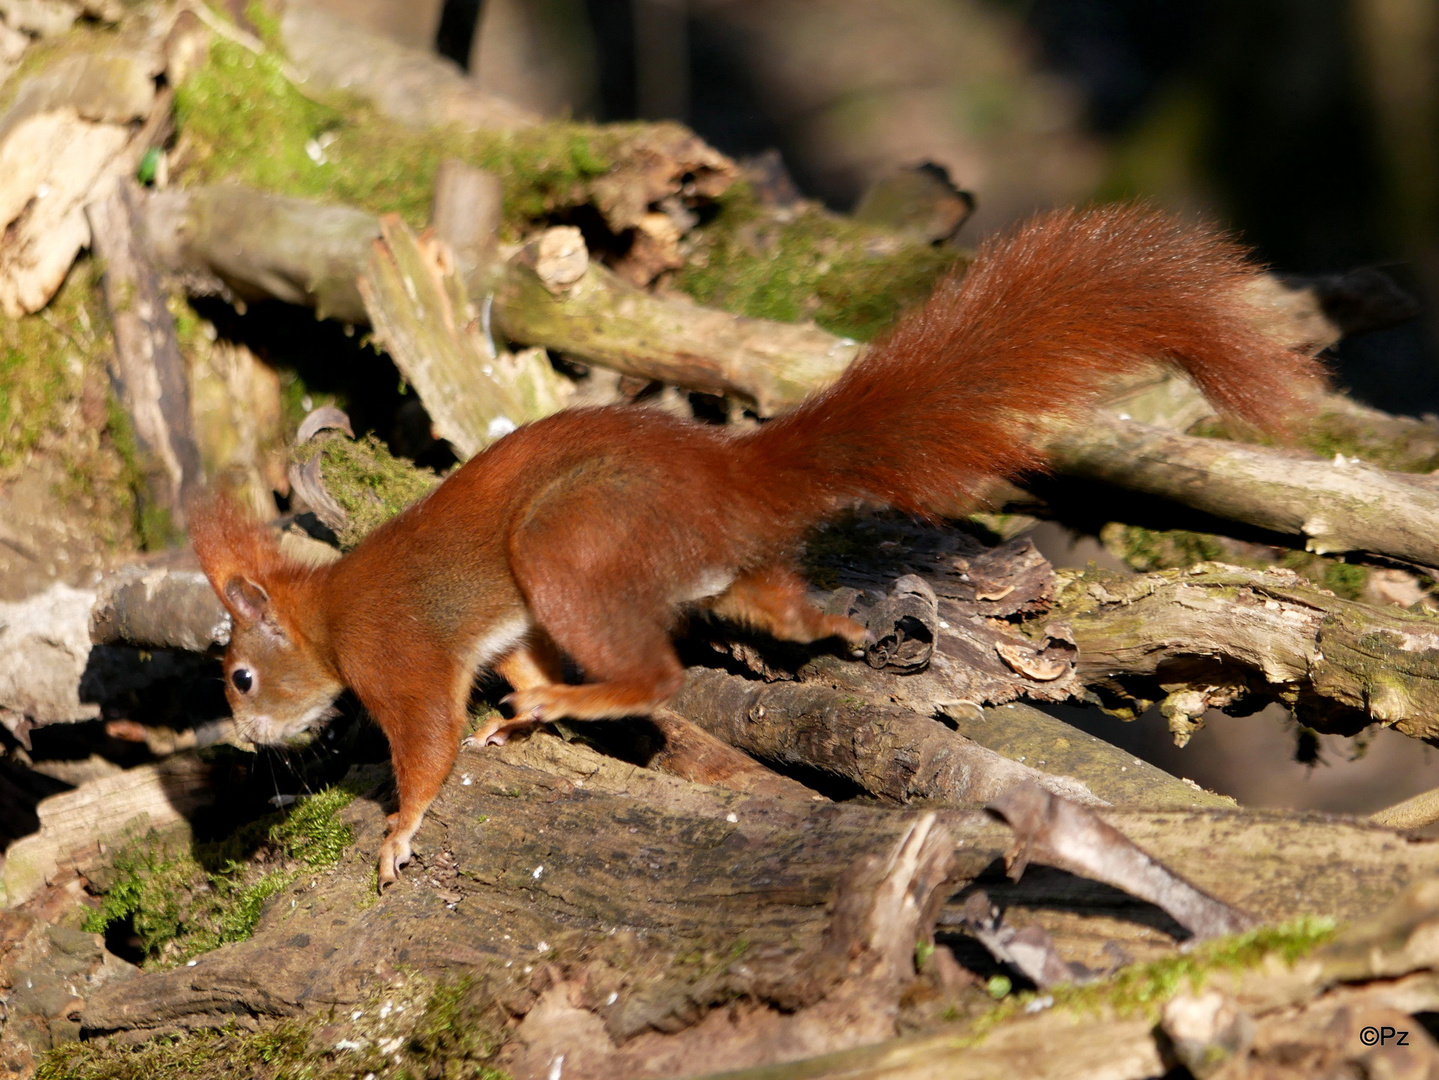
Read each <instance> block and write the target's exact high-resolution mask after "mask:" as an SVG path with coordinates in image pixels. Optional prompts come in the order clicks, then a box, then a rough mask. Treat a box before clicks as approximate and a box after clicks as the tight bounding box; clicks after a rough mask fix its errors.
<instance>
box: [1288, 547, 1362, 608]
mask: <svg viewBox="0 0 1439 1080" xmlns="http://www.w3.org/2000/svg"><path fill="white" fill-rule="evenodd" d="M1279 565H1280V566H1283V567H1284V568H1286V569H1288V570H1293V571H1294V572H1295V573H1298V574H1301V575H1303V576H1304V577H1307V578H1308V579H1309V580H1310V581H1312V582H1314V583H1315V584H1316V585H1318V586H1320V587H1321V588H1325V589H1328V590H1329V591H1330V592H1332V593H1333V594H1334V595H1335V596H1337V597H1339V598H1340V599H1341V600H1358V599H1359V597H1360V594H1362V593H1363V592H1364V586H1365V585H1367V584H1368V583H1369V568H1368V567H1367V566H1355V565H1354V564H1352V563H1346V562H1343V561H1342V560H1340V559H1335V558H1332V557H1330V556H1326V555H1312V554H1310V553H1309V552H1307V551H1289V552H1286V553H1285V554H1284V557H1283V558H1282V559H1280V560H1279Z"/></svg>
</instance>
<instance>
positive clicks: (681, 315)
mask: <svg viewBox="0 0 1439 1080" xmlns="http://www.w3.org/2000/svg"><path fill="white" fill-rule="evenodd" d="M147 223H148V228H149V232H150V235H151V237H152V238H155V240H156V256H157V259H158V260H159V261H160V262H161V264H162V265H163V266H164V267H165V268H166V269H167V270H169V271H170V272H171V273H174V274H176V275H178V276H179V277H180V278H181V280H182V281H183V282H185V283H186V285H187V287H190V288H192V289H194V290H196V291H200V292H205V291H210V292H214V291H221V290H222V289H229V290H232V291H233V292H234V293H235V294H236V295H238V296H241V297H245V298H249V299H256V298H259V297H274V298H276V299H279V300H284V301H286V302H288V303H299V304H307V305H310V306H314V307H315V308H316V310H317V311H318V312H319V313H320V314H322V315H329V316H332V317H334V318H339V319H342V320H344V321H347V322H354V323H365V322H367V321H368V315H367V313H366V311H365V306H364V302H363V299H362V298H361V295H360V292H359V289H358V287H357V286H356V282H357V281H358V279H359V277H360V275H361V274H362V272H364V271H365V269H366V267H367V266H368V264H369V259H370V248H371V244H372V243H373V241H374V240H375V239H376V238H377V237H378V236H379V235H380V225H379V222H378V220H377V219H376V218H374V217H373V216H371V215H369V214H365V213H363V212H362V211H358V210H352V209H349V208H347V207H341V206H332V205H330V206H327V205H323V204H317V203H313V202H310V201H307V200H303V199H294V198H286V197H282V196H275V195H267V194H265V193H263V192H260V191H255V190H252V189H245V188H238V187H213V188H211V187H200V188H191V189H187V190H184V191H167V192H160V193H158V194H156V195H154V196H152V197H151V199H150V200H149V204H148V209H147ZM491 287H492V288H493V289H494V305H495V307H494V318H495V322H496V323H497V324H498V326H499V327H500V328H501V329H503V330H504V332H505V333H506V334H507V335H508V336H509V337H511V338H512V339H514V340H516V341H519V342H522V343H524V344H530V345H543V346H546V347H548V348H553V349H556V350H557V351H560V352H564V353H567V354H569V355H571V356H574V357H576V358H577V359H581V360H586V361H590V362H593V363H598V364H601V365H606V366H613V367H615V368H617V369H618V370H621V371H625V372H628V373H631V374H637V375H642V376H644V377H645V378H653V379H661V380H663V381H667V382H672V383H675V384H678V385H681V386H687V387H693V388H694V389H700V390H708V391H710V392H714V393H735V394H738V395H740V396H742V397H744V398H746V399H747V400H750V401H753V402H756V403H758V404H759V406H760V407H761V409H762V410H763V411H767V412H768V411H773V410H775V409H776V408H779V407H780V406H783V405H786V404H792V403H794V402H796V401H798V400H800V399H801V398H803V397H804V396H805V394H806V393H809V392H810V391H811V390H813V389H814V388H815V387H816V386H818V385H820V384H822V383H823V382H826V381H828V380H830V379H832V378H834V377H835V376H836V375H838V374H839V372H840V371H842V370H843V369H844V367H845V365H847V364H848V363H849V362H850V360H852V359H853V358H854V356H855V354H856V352H857V351H858V348H859V346H858V345H857V344H856V343H854V342H849V341H845V340H844V339H841V338H837V337H834V336H833V335H831V334H827V333H825V332H824V331H823V330H820V329H818V328H817V327H814V326H796V325H793V324H790V323H778V322H768V321H765V320H762V319H744V318H741V317H739V316H735V315H729V314H726V313H724V312H719V311H714V310H711V309H707V308H702V307H700V306H699V305H697V304H693V303H690V302H688V301H685V300H682V299H680V298H677V297H674V298H661V297H656V296H652V295H650V294H649V293H646V292H644V291H643V290H640V289H636V288H635V287H633V286H631V285H628V284H626V283H625V282H623V281H622V280H621V279H620V278H619V277H618V276H617V275H616V274H614V273H613V272H611V271H609V270H606V269H605V268H603V267H600V266H597V265H595V264H593V263H590V264H589V265H588V268H587V269H586V270H585V272H584V276H583V277H582V278H581V279H579V280H578V281H577V282H576V283H575V284H574V285H572V286H571V287H570V288H568V289H567V290H566V291H565V292H564V293H563V294H562V295H559V296H556V295H555V294H554V293H552V292H550V291H549V289H547V288H546V287H545V286H544V284H543V283H542V282H541V281H540V279H539V278H538V277H537V276H536V274H535V272H534V269H533V253H528V254H526V253H522V254H521V256H520V257H518V258H515V259H511V260H509V261H508V262H505V263H503V264H501V265H500V266H499V267H497V268H496V270H495V276H494V280H493V282H492V286H491Z"/></svg>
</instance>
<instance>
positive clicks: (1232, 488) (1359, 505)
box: [1052, 411, 1439, 567]
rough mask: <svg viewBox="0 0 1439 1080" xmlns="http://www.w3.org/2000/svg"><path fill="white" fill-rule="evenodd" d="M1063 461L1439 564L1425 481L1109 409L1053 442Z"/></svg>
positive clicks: (1317, 541) (1308, 536) (1339, 547)
mask: <svg viewBox="0 0 1439 1080" xmlns="http://www.w3.org/2000/svg"><path fill="white" fill-rule="evenodd" d="M1052 453H1053V461H1054V465H1055V468H1056V469H1058V470H1059V471H1060V472H1063V473H1066V474H1068V475H1071V476H1080V477H1084V478H1085V479H1089V480H1099V481H1103V482H1105V483H1110V484H1114V485H1116V486H1119V487H1122V488H1124V489H1126V490H1129V491H1140V492H1143V493H1144V494H1146V495H1158V496H1162V497H1163V498H1167V499H1172V500H1174V501H1176V502H1179V503H1181V504H1183V505H1185V506H1190V507H1193V508H1194V509H1196V510H1202V511H1204V512H1205V513H1209V514H1213V515H1215V516H1216V517H1221V518H1226V519H1228V520H1231V521H1242V522H1244V523H1246V524H1249V525H1254V526H1257V527H1259V528H1262V529H1268V530H1270V531H1272V532H1276V533H1284V534H1288V535H1292V536H1302V537H1304V541H1305V548H1306V550H1309V551H1313V552H1316V553H1318V554H1321V555H1323V554H1334V553H1338V552H1349V551H1367V552H1374V553H1375V554H1379V555H1387V556H1390V557H1392V558H1396V559H1403V560H1405V561H1407V562H1410V563H1416V564H1418V565H1420V566H1426V567H1427V566H1436V565H1439V494H1436V493H1434V492H1433V491H1430V490H1425V488H1424V487H1422V486H1420V485H1422V484H1423V478H1415V477H1408V476H1407V475H1406V474H1403V473H1390V472H1386V471H1385V470H1382V469H1376V468H1374V467H1373V466H1371V465H1366V464H1364V463H1363V462H1359V461H1351V460H1348V459H1345V458H1343V457H1342V455H1341V456H1339V457H1336V458H1335V459H1334V460H1332V461H1321V460H1317V459H1314V458H1310V457H1307V456H1303V455H1299V454H1295V453H1289V452H1282V451H1278V450H1270V449H1265V448H1262V447H1256V446H1246V445H1243V444H1240V443H1232V442H1228V441H1226V440H1221V439H1201V438H1195V437H1194V436H1190V435H1179V434H1175V433H1174V432H1169V431H1163V430H1160V429H1158V428H1152V427H1148V426H1146V425H1143V424H1138V423H1134V422H1133V421H1127V420H1123V419H1121V418H1120V417H1118V416H1115V415H1113V414H1111V413H1107V412H1103V411H1099V412H1096V413H1095V414H1094V416H1093V417H1092V419H1091V420H1090V421H1089V422H1088V423H1086V424H1085V425H1083V427H1082V428H1077V429H1074V430H1073V431H1069V432H1066V433H1064V434H1062V435H1061V436H1059V438H1058V439H1057V440H1056V441H1055V442H1054V443H1053V444H1052Z"/></svg>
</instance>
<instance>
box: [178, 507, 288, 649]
mask: <svg viewBox="0 0 1439 1080" xmlns="http://www.w3.org/2000/svg"><path fill="white" fill-rule="evenodd" d="M189 517H190V541H191V543H192V544H194V547H195V555H196V556H197V557H198V558H199V560H200V569H202V570H203V571H205V576H206V577H207V578H209V579H210V584H211V585H212V586H213V587H214V589H215V592H216V594H217V595H218V596H219V597H220V600H221V602H222V603H224V605H225V606H226V607H227V608H229V610H230V614H231V615H233V616H234V617H235V618H236V619H238V620H239V621H241V622H253V621H255V620H256V619H257V618H259V617H260V616H261V615H263V614H264V613H265V611H266V610H267V609H268V604H269V599H270V598H269V594H268V592H267V587H266V584H265V583H266V582H268V581H269V580H271V578H272V577H273V576H274V575H275V574H276V573H277V572H278V571H280V570H281V569H282V567H283V566H284V557H283V556H282V555H281V554H280V546H279V543H278V542H277V541H276V539H275V537H274V536H273V534H272V533H271V532H270V530H269V529H268V528H266V527H265V526H264V525H262V524H261V523H260V522H258V521H256V520H255V519H254V518H253V517H252V516H250V514H248V513H247V512H246V511H245V510H244V509H243V508H242V507H241V506H240V504H239V502H238V501H236V499H235V497H234V496H233V495H231V494H230V493H228V492H223V491H222V492H218V493H216V494H214V495H211V496H209V497H208V498H204V499H200V500H197V501H196V502H195V503H194V504H193V505H192V506H191V507H190V513H189ZM253 612H258V614H252V613H253Z"/></svg>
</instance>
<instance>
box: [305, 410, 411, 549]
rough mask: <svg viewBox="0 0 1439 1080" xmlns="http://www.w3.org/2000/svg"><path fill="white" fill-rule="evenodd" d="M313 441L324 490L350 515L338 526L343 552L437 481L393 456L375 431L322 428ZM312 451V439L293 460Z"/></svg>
mask: <svg viewBox="0 0 1439 1080" xmlns="http://www.w3.org/2000/svg"><path fill="white" fill-rule="evenodd" d="M314 442H315V443H318V444H319V446H320V472H321V475H322V476H323V477H324V480H325V490H326V491H328V492H329V493H330V495H331V496H332V497H333V498H334V499H335V501H336V502H338V503H339V504H340V506H342V507H343V508H344V509H345V511H346V512H347V513H348V514H349V515H350V520H349V522H348V523H347V524H346V525H345V527H344V528H343V529H341V530H340V546H341V547H343V548H345V549H347V550H348V549H349V548H352V547H354V546H355V545H356V544H357V543H359V542H360V540H361V539H363V538H364V537H365V535H366V534H368V533H369V532H370V531H371V530H372V529H374V528H376V527H377V526H379V525H381V524H382V523H384V522H385V521H388V520H389V519H390V518H392V517H394V515H395V514H397V513H399V512H400V511H401V510H403V509H404V508H405V507H406V506H409V505H410V504H411V503H412V502H414V501H415V500H416V499H419V498H421V497H422V496H424V495H425V494H427V493H428V492H429V491H430V490H431V489H432V488H433V487H434V486H435V485H436V484H437V483H438V482H439V479H438V477H436V476H435V475H434V473H430V472H426V471H425V470H424V469H417V468H416V467H415V466H414V465H412V464H410V463H409V462H408V461H405V460H404V459H402V458H397V457H395V456H394V455H393V454H391V453H390V452H389V450H388V449H386V447H385V444H384V443H383V442H381V441H380V440H379V439H377V438H376V437H375V436H373V435H366V436H364V437H363V438H360V439H353V440H352V439H349V438H346V437H345V436H343V435H341V434H339V433H337V432H324V433H321V434H320V435H319V436H317V437H316V439H315V440H314ZM314 452H315V450H314V444H313V443H312V444H306V445H304V446H301V447H297V448H296V450H295V455H296V459H297V460H301V459H303V460H308V459H309V458H310V457H311V456H312V455H313V454H314Z"/></svg>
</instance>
